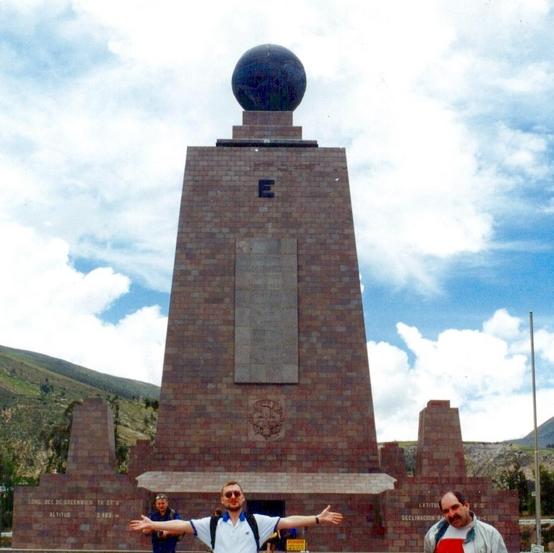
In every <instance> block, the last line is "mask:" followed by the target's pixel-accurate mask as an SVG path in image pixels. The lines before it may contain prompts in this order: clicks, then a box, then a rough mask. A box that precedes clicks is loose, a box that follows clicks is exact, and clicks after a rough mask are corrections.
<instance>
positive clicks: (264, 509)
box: [248, 499, 285, 517]
mask: <svg viewBox="0 0 554 553" xmlns="http://www.w3.org/2000/svg"><path fill="white" fill-rule="evenodd" d="M248 512H249V513H256V514H258V515H267V516H268V517H284V516H285V502H284V501H280V500H274V499H249V500H248Z"/></svg>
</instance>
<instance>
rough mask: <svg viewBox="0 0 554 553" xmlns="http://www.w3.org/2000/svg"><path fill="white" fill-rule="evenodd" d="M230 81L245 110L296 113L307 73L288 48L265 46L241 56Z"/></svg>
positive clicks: (272, 45) (255, 48)
mask: <svg viewBox="0 0 554 553" xmlns="http://www.w3.org/2000/svg"><path fill="white" fill-rule="evenodd" d="M231 82H232V87H233V94H234V95H235V98H236V99H237V100H238V102H239V104H240V105H241V106H242V107H243V109H244V110H246V111H293V110H294V109H295V108H296V107H297V106H298V104H300V102H301V100H302V97H303V96H304V92H305V91H306V72H305V71H304V66H303V65H302V62H301V61H300V60H299V59H298V58H297V57H296V56H295V55H294V54H293V53H292V52H291V51H290V50H288V49H287V48H284V47H283V46H277V45H276V44H262V45H260V46H256V47H254V48H251V49H250V50H248V51H247V52H245V53H244V54H243V55H242V57H241V58H240V59H239V61H238V62H237V65H236V67H235V70H234V71H233V77H232V81H231Z"/></svg>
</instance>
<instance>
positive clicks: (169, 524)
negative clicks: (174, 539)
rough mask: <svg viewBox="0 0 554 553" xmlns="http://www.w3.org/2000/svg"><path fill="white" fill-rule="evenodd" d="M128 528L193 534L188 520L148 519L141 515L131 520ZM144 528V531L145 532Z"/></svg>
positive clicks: (140, 530)
mask: <svg viewBox="0 0 554 553" xmlns="http://www.w3.org/2000/svg"><path fill="white" fill-rule="evenodd" d="M129 529H130V530H133V531H134V532H143V533H150V532H167V533H168V534H171V535H175V536H179V535H181V534H194V529H193V527H192V525H191V523H190V522H189V521H188V520H179V519H173V520H160V521H157V520H156V521H154V520H150V519H149V518H148V517H145V516H142V517H141V518H140V520H132V521H131V522H130V523H129ZM145 530H146V532H145Z"/></svg>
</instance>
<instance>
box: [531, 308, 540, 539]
mask: <svg viewBox="0 0 554 553" xmlns="http://www.w3.org/2000/svg"><path fill="white" fill-rule="evenodd" d="M529 329H530V334H531V374H532V377H533V422H534V429H535V524H536V529H537V545H539V546H540V545H541V543H542V537H541V473H540V464H539V433H538V431H537V389H536V386H535V340H534V338H533V312H532V311H529Z"/></svg>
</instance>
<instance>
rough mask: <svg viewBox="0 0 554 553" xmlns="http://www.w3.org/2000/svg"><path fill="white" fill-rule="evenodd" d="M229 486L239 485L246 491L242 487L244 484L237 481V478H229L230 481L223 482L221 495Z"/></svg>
mask: <svg viewBox="0 0 554 553" xmlns="http://www.w3.org/2000/svg"><path fill="white" fill-rule="evenodd" d="M227 486H238V487H239V488H240V491H241V492H242V493H244V490H243V489H242V486H241V485H240V484H239V483H238V482H237V481H236V480H229V482H227V483H225V484H223V486H222V488H221V492H220V495H223V490H224V489H225V488H226V487H227Z"/></svg>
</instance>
